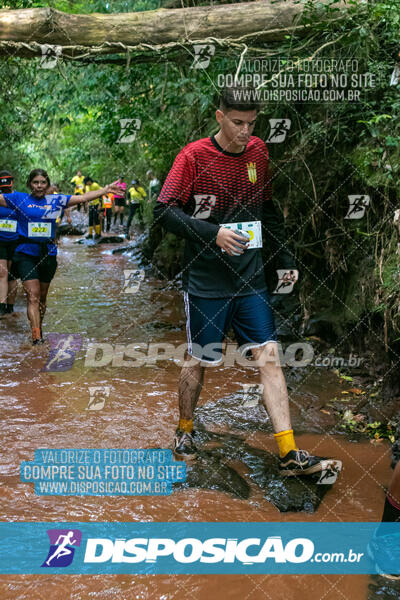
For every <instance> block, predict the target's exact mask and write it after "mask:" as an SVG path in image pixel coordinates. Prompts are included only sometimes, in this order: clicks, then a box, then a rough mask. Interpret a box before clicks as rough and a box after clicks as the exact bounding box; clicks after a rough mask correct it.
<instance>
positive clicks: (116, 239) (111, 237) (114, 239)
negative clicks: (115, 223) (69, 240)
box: [75, 235, 125, 246]
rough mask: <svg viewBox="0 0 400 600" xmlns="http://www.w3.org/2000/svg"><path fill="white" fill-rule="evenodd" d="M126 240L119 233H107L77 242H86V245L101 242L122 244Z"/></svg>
mask: <svg viewBox="0 0 400 600" xmlns="http://www.w3.org/2000/svg"><path fill="white" fill-rule="evenodd" d="M124 241H125V238H123V237H120V236H119V235H107V236H104V237H101V238H99V239H98V240H95V239H93V238H88V239H87V238H83V239H81V240H77V241H76V242H75V244H85V246H98V245H99V244H121V243H122V242H124Z"/></svg>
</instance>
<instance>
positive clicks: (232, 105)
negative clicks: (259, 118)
mask: <svg viewBox="0 0 400 600" xmlns="http://www.w3.org/2000/svg"><path fill="white" fill-rule="evenodd" d="M258 96H259V92H257V90H255V89H254V88H252V87H245V86H232V87H227V88H225V89H224V90H223V91H222V93H221V95H220V98H219V108H220V110H222V111H227V110H257V111H259V110H260V109H261V102H260V101H259V99H258Z"/></svg>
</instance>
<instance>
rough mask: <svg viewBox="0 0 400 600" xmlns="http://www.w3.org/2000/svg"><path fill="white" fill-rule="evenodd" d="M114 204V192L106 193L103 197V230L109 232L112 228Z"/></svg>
mask: <svg viewBox="0 0 400 600" xmlns="http://www.w3.org/2000/svg"><path fill="white" fill-rule="evenodd" d="M113 206H114V194H104V195H103V196H102V197H101V208H102V210H103V211H104V217H103V231H106V232H107V233H108V232H109V231H110V229H111V219H112V207H113Z"/></svg>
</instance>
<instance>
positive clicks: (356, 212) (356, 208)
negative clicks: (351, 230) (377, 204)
mask: <svg viewBox="0 0 400 600" xmlns="http://www.w3.org/2000/svg"><path fill="white" fill-rule="evenodd" d="M348 199H349V209H348V211H347V215H346V216H345V219H362V218H363V216H364V215H365V209H366V207H367V206H368V205H369V196H348Z"/></svg>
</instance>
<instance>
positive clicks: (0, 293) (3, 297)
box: [0, 171, 18, 319]
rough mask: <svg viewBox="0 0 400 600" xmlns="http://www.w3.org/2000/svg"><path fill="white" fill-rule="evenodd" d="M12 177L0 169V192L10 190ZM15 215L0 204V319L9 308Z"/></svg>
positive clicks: (11, 210) (16, 224)
mask: <svg viewBox="0 0 400 600" xmlns="http://www.w3.org/2000/svg"><path fill="white" fill-rule="evenodd" d="M13 181H14V178H13V176H12V175H11V173H10V172H9V171H0V193H1V192H7V193H8V192H12V187H13ZM17 226H18V223H17V217H16V214H15V211H14V209H12V208H4V207H3V206H0V319H1V318H2V317H3V316H4V315H5V314H7V313H8V312H10V310H9V298H8V294H9V291H10V290H9V280H10V275H9V272H10V268H11V259H12V257H13V254H14V251H15V248H16V245H17V242H18V232H17Z"/></svg>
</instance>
